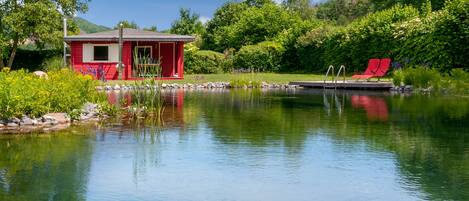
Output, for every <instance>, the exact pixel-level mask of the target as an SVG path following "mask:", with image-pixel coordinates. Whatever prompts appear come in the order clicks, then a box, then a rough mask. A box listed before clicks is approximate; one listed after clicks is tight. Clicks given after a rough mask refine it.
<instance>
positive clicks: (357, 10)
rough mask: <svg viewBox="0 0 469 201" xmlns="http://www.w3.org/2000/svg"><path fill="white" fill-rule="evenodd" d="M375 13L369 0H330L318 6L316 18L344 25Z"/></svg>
mask: <svg viewBox="0 0 469 201" xmlns="http://www.w3.org/2000/svg"><path fill="white" fill-rule="evenodd" d="M373 11H375V8H374V4H373V3H372V2H370V1H369V0H330V1H326V2H325V3H322V4H320V5H319V6H318V10H317V14H316V15H317V18H319V19H325V20H331V21H336V22H337V23H338V24H341V25H345V24H348V23H350V22H351V21H353V20H355V19H357V18H359V17H362V16H365V15H366V14H368V13H371V12H373Z"/></svg>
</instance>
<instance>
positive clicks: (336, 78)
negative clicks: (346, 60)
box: [334, 65, 345, 84]
mask: <svg viewBox="0 0 469 201" xmlns="http://www.w3.org/2000/svg"><path fill="white" fill-rule="evenodd" d="M342 70H343V71H342ZM341 72H343V73H342V75H343V82H344V83H345V66H344V65H341V66H340V68H339V71H337V75H336V77H335V80H334V82H335V83H336V84H337V80H338V79H339V76H340V73H341Z"/></svg>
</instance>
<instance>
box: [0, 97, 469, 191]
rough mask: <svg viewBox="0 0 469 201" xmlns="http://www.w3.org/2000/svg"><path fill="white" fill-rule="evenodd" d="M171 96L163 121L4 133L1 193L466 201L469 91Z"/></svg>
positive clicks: (120, 101)
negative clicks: (73, 131) (40, 134)
mask: <svg viewBox="0 0 469 201" xmlns="http://www.w3.org/2000/svg"><path fill="white" fill-rule="evenodd" d="M108 96H109V100H110V101H111V102H113V103H115V104H119V105H130V104H131V103H132V100H134V98H133V97H132V94H129V93H123V94H116V93H115V94H112V93H111V94H108ZM165 100H166V103H167V104H166V107H167V108H166V109H165V111H164V113H163V115H162V116H163V119H164V124H161V123H158V122H155V121H154V120H152V119H151V118H149V119H140V120H138V121H133V120H129V119H123V120H122V119H118V120H114V121H111V122H108V123H107V124H105V125H104V127H102V128H101V129H99V130H98V131H97V135H85V136H82V135H78V136H77V135H65V136H64V135H59V136H52V137H49V138H36V137H30V138H28V139H29V140H24V139H25V138H14V137H6V138H1V139H0V149H1V151H2V152H1V153H5V154H3V155H0V200H10V198H11V200H15V199H13V198H14V197H15V196H17V195H22V196H23V197H24V199H22V198H20V199H17V200H28V199H27V198H33V195H34V194H35V193H36V192H38V190H39V191H40V192H43V194H44V195H43V196H44V197H45V198H47V199H48V200H54V199H53V198H52V199H49V198H50V197H53V196H55V195H62V196H65V195H71V197H66V198H70V199H69V200H115V199H120V200H135V198H136V197H138V198H139V200H155V199H157V200H227V199H228V200H229V199H235V200H311V198H313V199H319V200H370V199H378V200H418V199H424V200H469V191H468V190H467V189H469V135H468V133H469V125H467V119H468V118H469V101H467V99H466V98H457V97H444V96H442V97H428V96H399V95H391V94H389V93H380V92H373V93H369V92H360V91H327V90H326V91H323V90H296V91H287V92H285V91H280V90H278V91H277V90H266V91H265V90H215V91H207V90H203V91H202V90H201V91H192V92H187V91H186V92H185V91H168V92H167V93H166V94H165ZM84 133H93V132H92V131H84ZM94 136H96V137H95V138H94ZM22 139H23V140H22ZM45 139H47V140H45ZM58 144H60V145H65V147H61V148H59V147H60V146H56V145H58ZM12 147H16V148H12ZM33 147H34V148H33ZM51 147H53V148H54V149H52V148H51ZM32 150H38V151H32ZM17 153H19V156H17ZM45 153H51V154H49V155H46V154H45ZM15 154H16V155H15ZM51 164H56V165H51ZM90 164H93V165H90ZM52 167H55V168H52ZM78 167H79V168H78ZM59 168H60V171H62V172H59ZM46 175H47V176H46ZM30 178H34V179H33V182H31V183H32V184H30V183H28V181H29V180H28V179H30ZM39 181H41V184H44V183H46V184H47V185H45V186H41V185H39V184H38V182H39ZM61 182H64V183H65V184H63V183H61ZM34 184H36V185H34ZM59 184H60V185H64V186H65V187H66V188H61V187H58V186H57V185H59ZM38 186H41V187H38ZM15 189H16V190H15ZM67 189H74V190H73V192H70V190H67ZM76 189H78V190H76ZM155 189H156V190H155ZM2 196H3V197H2ZM2 198H7V199H2ZM41 198H42V197H41ZM29 200H31V199H29ZM56 200H58V199H56Z"/></svg>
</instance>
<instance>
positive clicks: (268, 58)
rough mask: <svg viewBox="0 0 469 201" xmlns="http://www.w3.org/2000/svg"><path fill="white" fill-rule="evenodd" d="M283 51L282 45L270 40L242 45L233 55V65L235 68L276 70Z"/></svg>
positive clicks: (263, 70) (262, 70)
mask: <svg viewBox="0 0 469 201" xmlns="http://www.w3.org/2000/svg"><path fill="white" fill-rule="evenodd" d="M283 52H284V49H283V47H282V45H280V44H279V43H276V42H270V41H266V42H262V43H259V44H257V45H248V46H243V47H242V48H241V49H240V50H239V52H238V53H236V55H235V56H234V60H233V65H234V68H235V69H243V68H244V69H251V70H256V71H261V72H265V71H268V72H274V71H278V70H279V68H280V62H281V59H282V54H283Z"/></svg>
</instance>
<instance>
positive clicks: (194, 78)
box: [106, 73, 324, 85]
mask: <svg viewBox="0 0 469 201" xmlns="http://www.w3.org/2000/svg"><path fill="white" fill-rule="evenodd" d="M323 79H324V75H318V74H280V73H241V74H234V73H233V74H194V75H184V80H167V81H164V82H165V83H178V84H184V83H191V84H199V83H207V82H230V81H232V80H246V81H261V82H262V81H265V82H268V83H277V84H287V83H289V82H291V81H315V80H323ZM134 82H135V81H121V80H113V81H109V82H107V83H106V84H110V85H115V84H123V83H124V84H127V83H128V84H130V83H134Z"/></svg>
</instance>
